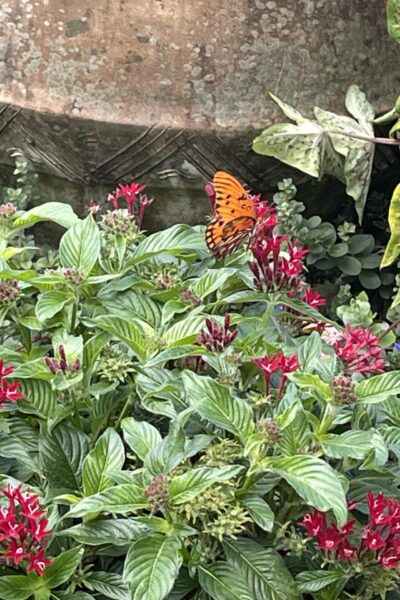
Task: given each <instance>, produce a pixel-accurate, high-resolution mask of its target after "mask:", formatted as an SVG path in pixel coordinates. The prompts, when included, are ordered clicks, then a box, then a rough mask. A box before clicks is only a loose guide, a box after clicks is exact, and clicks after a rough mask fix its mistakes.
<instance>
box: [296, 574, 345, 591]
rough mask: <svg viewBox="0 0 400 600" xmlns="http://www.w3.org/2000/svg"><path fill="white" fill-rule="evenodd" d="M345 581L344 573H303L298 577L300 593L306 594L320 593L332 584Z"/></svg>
mask: <svg viewBox="0 0 400 600" xmlns="http://www.w3.org/2000/svg"><path fill="white" fill-rule="evenodd" d="M342 579H343V580H345V576H344V574H343V572H342V571H318V570H316V571H303V573H299V574H298V575H297V576H296V583H297V586H298V588H299V591H300V592H302V593H304V594H306V593H312V592H318V591H319V590H322V589H323V588H325V587H326V586H328V585H330V584H331V583H336V582H337V581H340V580H342Z"/></svg>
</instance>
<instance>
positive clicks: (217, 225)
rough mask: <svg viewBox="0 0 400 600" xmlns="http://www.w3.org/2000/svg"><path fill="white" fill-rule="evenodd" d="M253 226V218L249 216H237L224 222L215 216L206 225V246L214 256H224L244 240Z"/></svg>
mask: <svg viewBox="0 0 400 600" xmlns="http://www.w3.org/2000/svg"><path fill="white" fill-rule="evenodd" d="M253 227H254V219H252V218H251V217H237V218H236V219H232V220H231V221H228V223H225V224H224V221H223V220H221V219H220V218H219V217H215V218H214V219H212V221H210V223H209V224H208V225H207V229H206V242H207V246H208V248H209V250H210V251H211V253H212V254H213V255H214V256H215V258H224V257H225V256H228V255H229V254H231V253H232V252H233V251H234V250H236V248H237V247H238V246H240V244H241V243H242V242H244V240H245V239H246V238H247V237H248V235H249V233H250V232H251V230H252V229H253Z"/></svg>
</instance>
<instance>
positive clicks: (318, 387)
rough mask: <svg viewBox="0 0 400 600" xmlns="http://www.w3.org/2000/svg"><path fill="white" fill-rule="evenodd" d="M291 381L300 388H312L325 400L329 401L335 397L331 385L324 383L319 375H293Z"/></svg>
mask: <svg viewBox="0 0 400 600" xmlns="http://www.w3.org/2000/svg"><path fill="white" fill-rule="evenodd" d="M290 379H291V380H292V381H294V382H295V384H296V385H298V386H299V388H310V389H312V390H313V391H315V392H317V393H318V395H319V396H320V397H321V398H322V399H324V400H329V399H331V398H332V396H333V393H332V389H331V386H330V385H329V383H325V381H322V379H321V377H320V376H319V375H311V374H310V373H292V374H291V375H290Z"/></svg>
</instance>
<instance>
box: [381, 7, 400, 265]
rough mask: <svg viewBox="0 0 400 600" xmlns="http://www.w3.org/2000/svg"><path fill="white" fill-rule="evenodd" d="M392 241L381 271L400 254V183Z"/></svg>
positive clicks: (395, 197) (392, 211)
mask: <svg viewBox="0 0 400 600" xmlns="http://www.w3.org/2000/svg"><path fill="white" fill-rule="evenodd" d="M399 13H400V4H399ZM389 229H390V239H389V241H388V243H387V246H386V249H385V254H384V255H383V257H382V261H381V269H383V268H384V267H388V266H389V265H391V264H392V263H393V262H394V261H395V260H396V258H397V257H398V256H399V254H400V183H399V184H398V185H397V186H396V187H395V190H394V192H393V195H392V199H391V201H390V206H389Z"/></svg>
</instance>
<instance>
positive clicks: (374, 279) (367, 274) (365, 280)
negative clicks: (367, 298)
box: [358, 269, 382, 290]
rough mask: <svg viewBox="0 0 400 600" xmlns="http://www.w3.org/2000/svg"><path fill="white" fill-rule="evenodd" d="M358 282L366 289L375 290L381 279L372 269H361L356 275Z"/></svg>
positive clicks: (380, 283)
mask: <svg viewBox="0 0 400 600" xmlns="http://www.w3.org/2000/svg"><path fill="white" fill-rule="evenodd" d="M358 279H359V282H360V283H361V285H362V286H363V288H365V289H366V290H377V289H378V288H379V287H380V286H381V285H382V281H381V278H380V277H379V274H378V273H375V272H374V271H367V270H366V269H363V270H362V271H361V273H360V274H359V276H358Z"/></svg>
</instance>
